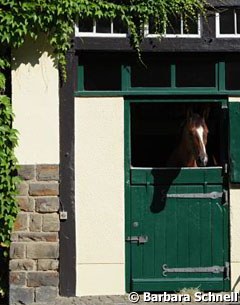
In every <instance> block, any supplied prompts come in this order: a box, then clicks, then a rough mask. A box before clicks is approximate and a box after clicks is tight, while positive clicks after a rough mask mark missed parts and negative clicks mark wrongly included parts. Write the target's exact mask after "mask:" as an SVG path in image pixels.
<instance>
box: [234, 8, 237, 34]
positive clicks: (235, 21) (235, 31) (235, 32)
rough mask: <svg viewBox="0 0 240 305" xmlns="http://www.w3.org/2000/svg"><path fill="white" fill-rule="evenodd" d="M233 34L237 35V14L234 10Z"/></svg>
mask: <svg viewBox="0 0 240 305" xmlns="http://www.w3.org/2000/svg"><path fill="white" fill-rule="evenodd" d="M234 34H235V35H237V12H236V10H234Z"/></svg>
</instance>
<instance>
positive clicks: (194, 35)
mask: <svg viewBox="0 0 240 305" xmlns="http://www.w3.org/2000/svg"><path fill="white" fill-rule="evenodd" d="M197 24H198V32H197V33H196V34H187V33H183V32H184V22H183V18H182V17H181V33H180V34H167V33H166V30H165V33H164V34H163V35H158V34H149V25H148V24H146V26H145V27H144V35H145V37H146V38H157V37H166V38H201V17H200V16H198V21H197Z"/></svg>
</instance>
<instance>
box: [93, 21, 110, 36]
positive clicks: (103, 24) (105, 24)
mask: <svg viewBox="0 0 240 305" xmlns="http://www.w3.org/2000/svg"><path fill="white" fill-rule="evenodd" d="M96 32H97V33H111V20H110V19H99V20H97V21H96Z"/></svg>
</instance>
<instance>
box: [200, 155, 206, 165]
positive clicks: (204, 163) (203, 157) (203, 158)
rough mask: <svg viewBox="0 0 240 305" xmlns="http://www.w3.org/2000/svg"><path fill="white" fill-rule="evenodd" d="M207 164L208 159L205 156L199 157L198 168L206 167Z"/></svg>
mask: <svg viewBox="0 0 240 305" xmlns="http://www.w3.org/2000/svg"><path fill="white" fill-rule="evenodd" d="M207 162H208V157H207V156H199V157H198V163H199V165H200V166H206V165H207Z"/></svg>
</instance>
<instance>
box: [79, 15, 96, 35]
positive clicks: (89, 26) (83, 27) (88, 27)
mask: <svg viewBox="0 0 240 305" xmlns="http://www.w3.org/2000/svg"><path fill="white" fill-rule="evenodd" d="M79 32H90V33H92V32H93V20H92V18H84V19H81V20H80V21H79Z"/></svg>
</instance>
